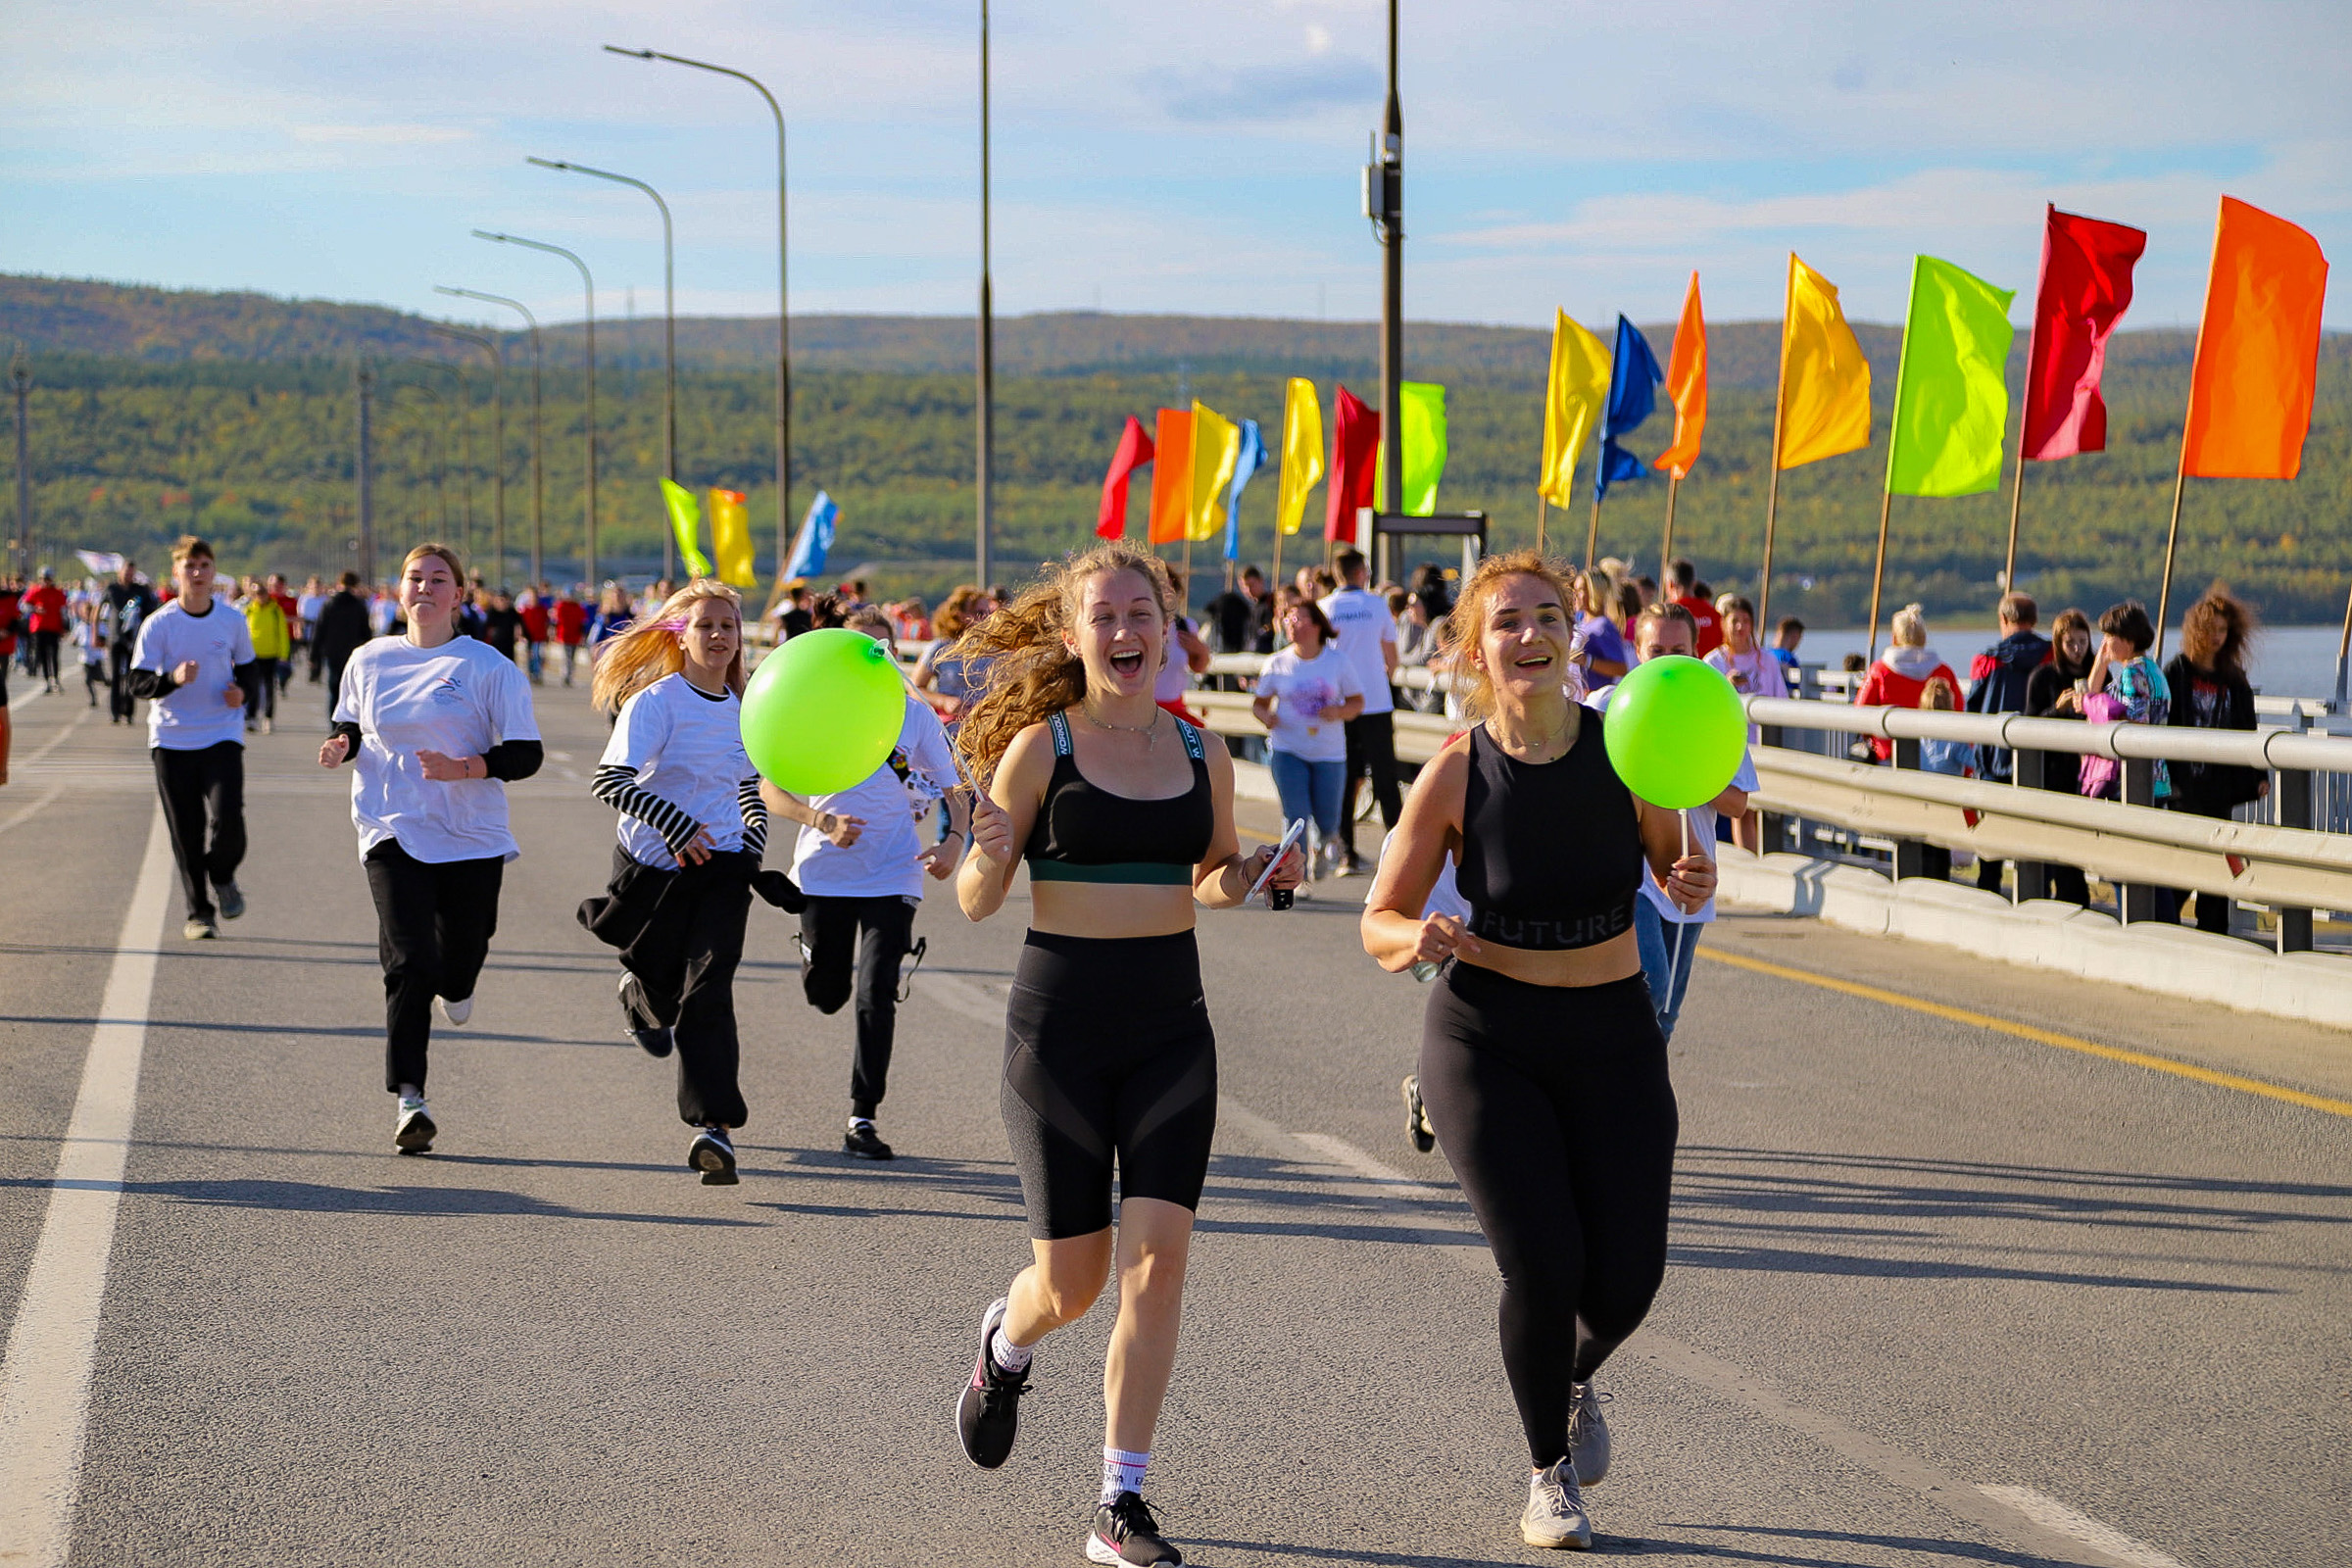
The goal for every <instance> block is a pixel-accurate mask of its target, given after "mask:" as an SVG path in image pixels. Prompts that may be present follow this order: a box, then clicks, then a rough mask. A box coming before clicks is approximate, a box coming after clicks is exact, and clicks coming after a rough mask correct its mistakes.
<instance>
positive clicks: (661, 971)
mask: <svg viewBox="0 0 2352 1568" xmlns="http://www.w3.org/2000/svg"><path fill="white" fill-rule="evenodd" d="M757 869H758V866H757V865H756V864H755V863H754V861H753V859H752V858H751V857H750V856H749V855H745V854H741V853H729V854H723V855H713V856H711V858H709V859H707V860H705V861H704V862H703V863H702V864H700V865H688V866H681V867H679V868H678V869H676V870H662V869H660V868H658V867H655V866H650V865H645V864H642V863H640V862H639V861H638V860H637V859H636V858H634V857H632V856H631V855H630V854H629V853H628V852H627V851H626V850H615V851H613V891H612V897H613V901H614V902H615V903H616V904H620V905H624V906H626V905H631V904H638V905H642V906H643V907H644V908H645V909H646V911H647V912H646V915H645V919H644V922H643V924H642V926H640V927H639V928H638V929H637V932H636V935H635V936H634V937H633V938H632V939H631V940H630V942H629V944H628V945H627V946H626V947H624V948H622V949H621V950H620V966H621V967H622V968H624V969H626V970H628V971H629V973H631V974H633V975H635V976H636V977H637V988H638V1001H637V1002H636V1003H630V1004H627V1005H626V1007H627V1011H628V1013H629V1022H630V1025H631V1026H632V1027H635V1028H640V1029H642V1028H647V1027H652V1028H664V1027H666V1028H667V1029H668V1030H669V1032H670V1039H671V1041H672V1042H673V1043H674V1044H675V1045H676V1048H677V1056H678V1119H679V1120H680V1121H683V1122H685V1123H686V1124H687V1125H688V1126H692V1127H706V1126H709V1125H710V1124H711V1123H712V1122H716V1123H718V1124H719V1125H720V1126H722V1127H741V1126H742V1125H743V1124H744V1123H745V1122H746V1121H748V1120H750V1119H751V1113H750V1112H749V1111H748V1110H747V1109H746V1108H745V1106H744V1103H743V1089H742V1086H741V1084H740V1082H739V1080H738V1077H737V1074H738V1070H739V1068H740V1066H741V1064H742V1059H743V1043H742V1040H741V1037H740V1036H739V1035H738V1034H737V1033H736V1027H735V970H736V966H737V965H739V964H740V963H742V961H743V928H744V923H745V922H746V921H747V920H748V919H749V918H750V917H751V912H752V873H753V872H754V871H755V870H757Z"/></svg>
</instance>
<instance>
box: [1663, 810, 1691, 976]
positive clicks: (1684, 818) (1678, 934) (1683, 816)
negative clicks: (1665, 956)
mask: <svg viewBox="0 0 2352 1568" xmlns="http://www.w3.org/2000/svg"><path fill="white" fill-rule="evenodd" d="M1674 819H1675V821H1677V822H1679V823H1681V824H1682V829H1683V853H1682V856H1681V858H1682V859H1685V860H1688V859H1689V858H1691V813H1690V812H1688V811H1677V812H1675V813H1674ZM1666 902H1667V903H1668V904H1674V900H1672V899H1671V898H1670V899H1668V900H1667V901H1666ZM1675 907H1676V908H1677V909H1680V908H1682V906H1681V905H1679V904H1675ZM1689 926H1690V922H1689V921H1688V920H1677V921H1675V922H1674V962H1673V964H1672V965H1671V966H1670V967H1669V968H1668V969H1667V971H1666V994H1667V995H1668V996H1669V997H1671V996H1673V995H1674V982H1675V978H1676V977H1677V976H1678V975H1680V974H1681V973H1682V972H1683V932H1684V931H1685V930H1687V929H1688V928H1689Z"/></svg>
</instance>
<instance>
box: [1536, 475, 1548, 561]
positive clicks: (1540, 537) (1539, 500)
mask: <svg viewBox="0 0 2352 1568" xmlns="http://www.w3.org/2000/svg"><path fill="white" fill-rule="evenodd" d="M1546 506H1547V503H1546V502H1545V501H1544V492H1543V491H1541V490H1539V491H1537V492H1536V554H1537V555H1539V556H1540V555H1542V554H1543V553H1544V511H1545V510H1546Z"/></svg>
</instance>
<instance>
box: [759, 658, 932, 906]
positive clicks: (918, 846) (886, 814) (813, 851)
mask: <svg viewBox="0 0 2352 1568" xmlns="http://www.w3.org/2000/svg"><path fill="white" fill-rule="evenodd" d="M892 763H896V764H897V767H894V766H893V765H892ZM899 767H904V768H905V769H906V770H907V777H906V779H905V780H904V781H902V780H901V779H900V777H899V774H898V768H899ZM955 786H956V758H955V756H954V754H953V753H952V752H950V751H949V749H948V732H947V730H946V729H945V728H944V727H943V726H942V725H941V724H940V722H939V715H938V714H937V713H934V712H933V711H931V705H930V704H928V703H926V702H923V701H921V700H920V699H918V698H914V697H909V698H907V717H906V719H905V720H904V721H903V722H902V723H901V725H900V728H899V744H898V749H897V750H895V751H893V752H892V753H891V754H890V760H889V761H887V762H884V763H883V764H882V765H881V766H880V767H877V768H875V769H874V771H873V773H872V774H871V775H870V776H869V777H868V778H867V779H866V780H865V782H864V783H862V784H857V785H853V786H851V787H850V788H849V789H846V790H841V791H838V792H836V793H834V794H831V795H816V796H811V797H809V805H810V806H813V807H815V808H816V809H818V810H820V811H833V812H836V813H838V814H840V815H842V816H855V817H859V818H861V819H863V821H864V823H865V827H864V829H863V831H861V832H860V833H859V834H858V842H857V843H856V844H853V845H851V846H850V847H849V848H848V849H846V850H845V849H842V848H841V847H840V846H838V845H836V844H835V843H834V842H833V841H832V840H831V839H828V838H826V837H825V836H824V835H823V834H822V833H819V832H818V831H817V830H816V829H814V828H812V827H804V828H802V829H801V831H800V834H799V836H798V837H797V838H795V839H794V841H793V847H792V879H793V880H794V881H795V882H798V883H799V884H800V885H801V891H802V892H804V893H809V894H815V895H819V896H821V897H824V898H832V899H879V898H890V897H893V896H896V897H901V898H908V899H919V898H921V897H922V896H923V880H924V874H923V868H922V867H921V866H920V865H917V864H916V863H915V859H914V858H915V857H916V856H918V855H920V854H922V853H923V847H924V840H923V835H922V834H921V832H920V831H919V830H918V826H917V824H918V821H919V819H920V818H921V817H922V816H923V815H924V814H925V813H926V812H928V811H929V810H930V809H931V808H932V806H933V805H934V804H936V803H937V802H938V800H939V798H940V797H941V796H943V795H945V794H947V792H948V791H949V790H951V789H953V788H955Z"/></svg>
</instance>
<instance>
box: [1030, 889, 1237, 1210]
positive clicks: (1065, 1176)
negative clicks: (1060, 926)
mask: <svg viewBox="0 0 2352 1568" xmlns="http://www.w3.org/2000/svg"><path fill="white" fill-rule="evenodd" d="M1003 1098H1004V1106H1005V1136H1006V1137H1007V1138H1008V1139H1009V1140H1010V1141H1011V1144H1012V1159H1013V1164H1014V1165H1015V1166H1016V1167H1017V1168H1018V1169H1019V1171H1020V1173H1021V1192H1022V1195H1023V1196H1024V1197H1025V1198H1026V1199H1027V1200H1028V1204H1029V1234H1030V1235H1031V1236H1033V1237H1036V1238H1037V1239H1039V1240H1041V1241H1062V1240H1067V1239H1068V1238H1071V1237H1075V1236H1091V1235H1093V1234H1094V1233H1095V1232H1097V1231H1101V1230H1105V1229H1107V1228H1109V1225H1110V1219H1111V1187H1110V1183H1111V1167H1112V1162H1113V1161H1114V1160H1115V1161H1116V1162H1117V1166H1118V1179H1119V1196H1120V1197H1121V1198H1122V1199H1126V1198H1156V1199H1161V1200H1164V1201H1167V1202H1171V1203H1182V1204H1183V1205H1184V1206H1185V1207H1186V1208H1191V1209H1198V1208H1199V1207H1200V1206H1201V1184H1202V1183H1203V1182H1204V1181H1205V1180H1206V1179H1207V1175H1208V1149H1209V1143H1210V1140H1211V1139H1212V1138H1213V1137H1214V1136H1215V1133H1216V1125H1217V1043H1216V1037H1215V1035H1214V1034H1213V1033H1212V1032H1211V1031H1210V1029H1209V1024H1208V1006H1207V1004H1206V1003H1205V1002H1204V1001H1202V999H1201V956H1200V950H1199V949H1198V948H1197V947H1196V946H1195V945H1194V941H1193V933H1191V932H1190V931H1183V932H1178V933H1176V934H1175V935H1172V936H1164V937H1118V938H1090V937H1068V936H1054V935H1051V934H1048V933H1045V932H1039V931H1032V932H1030V933H1029V939H1028V944H1027V946H1025V947H1024V948H1023V949H1022V950H1021V961H1020V966H1019V968H1018V969H1017V970H1016V971H1015V972H1014V977H1013V985H1012V1002H1011V1005H1010V1006H1009V1007H1008V1008H1007V1009H1006V1011H1005V1085H1004V1096H1003Z"/></svg>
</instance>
